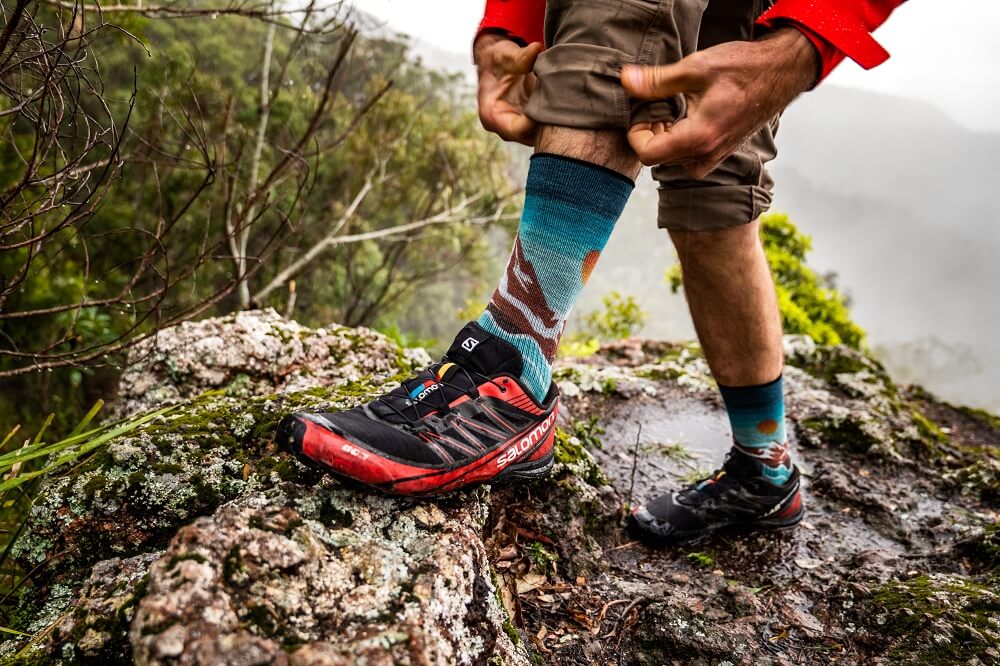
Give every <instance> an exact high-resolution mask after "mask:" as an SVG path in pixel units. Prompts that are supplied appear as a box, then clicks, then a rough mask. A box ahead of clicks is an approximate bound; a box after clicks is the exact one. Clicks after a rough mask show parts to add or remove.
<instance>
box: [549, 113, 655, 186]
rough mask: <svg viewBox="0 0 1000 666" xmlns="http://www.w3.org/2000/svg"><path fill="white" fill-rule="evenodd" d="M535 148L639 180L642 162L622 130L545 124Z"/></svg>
mask: <svg viewBox="0 0 1000 666" xmlns="http://www.w3.org/2000/svg"><path fill="white" fill-rule="evenodd" d="M535 150H536V151H537V152H540V153H553V154H555V155H562V156H563V157H572V158H574V159H578V160H583V161H584V162H590V163H591V164H596V165H598V166H602V167H605V168H607V169H612V170H614V171H617V172H618V173H620V174H623V175H625V176H628V177H629V178H631V179H632V180H635V178H636V176H638V175H639V171H640V170H641V169H642V164H641V163H640V162H639V158H638V157H637V156H636V154H635V152H634V151H633V150H632V147H631V146H629V144H628V141H627V140H626V138H625V133H624V132H623V131H621V130H599V129H576V128H573V127H559V126H555V125H543V126H542V128H541V130H540V131H539V133H538V139H537V140H536V142H535Z"/></svg>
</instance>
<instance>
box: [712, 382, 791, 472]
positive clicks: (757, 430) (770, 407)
mask: <svg viewBox="0 0 1000 666" xmlns="http://www.w3.org/2000/svg"><path fill="white" fill-rule="evenodd" d="M719 389H720V390H721V392H722V399H723V401H724V402H725V403H726V411H728V412H729V423H730V425H731V426H732V428H733V440H734V444H733V448H734V449H736V450H737V451H742V452H743V453H746V454H747V455H750V456H752V457H753V458H754V459H755V460H757V461H759V462H760V463H761V464H763V468H762V473H763V476H764V478H766V479H767V480H768V481H770V482H771V483H773V484H774V485H776V486H781V485H784V484H785V482H786V481H788V477H789V476H791V474H792V459H791V455H790V454H789V450H788V440H787V438H786V435H785V399H784V394H783V392H782V386H781V377H780V376H779V377H778V378H777V379H775V380H774V381H773V382H771V383H769V384H762V385H760V386H741V387H729V386H719Z"/></svg>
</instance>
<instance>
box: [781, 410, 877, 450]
mask: <svg viewBox="0 0 1000 666" xmlns="http://www.w3.org/2000/svg"><path fill="white" fill-rule="evenodd" d="M798 425H799V428H800V430H804V431H805V432H802V433H801V434H802V435H804V436H805V438H806V439H808V440H811V441H813V442H816V443H823V444H827V445H829V446H833V447H836V448H840V449H844V450H845V451H853V452H855V453H867V452H868V451H869V450H871V448H872V447H873V446H877V445H879V444H881V442H880V440H879V439H878V438H876V437H874V436H872V434H871V433H870V432H867V431H866V429H865V428H864V425H863V423H862V422H861V421H859V420H858V419H855V418H843V419H837V418H831V417H828V416H821V417H814V418H807V419H803V420H802V421H800V422H799V424H798Z"/></svg>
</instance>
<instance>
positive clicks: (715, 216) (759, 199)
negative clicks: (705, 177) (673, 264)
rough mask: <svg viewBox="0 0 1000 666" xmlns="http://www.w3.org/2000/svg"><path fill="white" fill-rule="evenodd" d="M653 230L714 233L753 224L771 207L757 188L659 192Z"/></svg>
mask: <svg viewBox="0 0 1000 666" xmlns="http://www.w3.org/2000/svg"><path fill="white" fill-rule="evenodd" d="M659 194H660V206H659V213H658V215H657V221H656V226H658V227H659V228H660V229H668V230H670V231H718V230H722V229H729V228H731V227H738V226H741V225H744V224H749V223H750V222H753V221H754V220H756V219H757V218H758V217H760V216H761V215H763V214H764V213H766V212H767V211H768V209H770V207H771V199H772V195H771V191H770V190H769V189H768V188H766V187H761V186H759V185H712V186H709V187H686V188H681V189H669V188H660V190H659Z"/></svg>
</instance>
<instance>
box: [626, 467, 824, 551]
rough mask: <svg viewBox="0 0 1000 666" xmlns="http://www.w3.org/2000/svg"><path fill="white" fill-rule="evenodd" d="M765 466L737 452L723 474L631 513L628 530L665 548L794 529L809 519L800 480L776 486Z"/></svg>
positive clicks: (795, 474) (795, 477)
mask: <svg viewBox="0 0 1000 666" xmlns="http://www.w3.org/2000/svg"><path fill="white" fill-rule="evenodd" d="M760 466H761V463H759V462H758V461H756V460H754V459H753V458H751V457H750V456H748V455H746V454H744V453H740V452H739V451H736V450H733V451H731V452H730V453H729V455H728V457H727V458H726V463H725V465H723V467H722V469H719V470H717V471H716V472H714V473H713V474H712V475H711V476H709V477H708V478H706V479H702V480H701V481H698V482H696V483H693V484H691V485H690V486H687V487H686V488H684V489H683V490H680V491H678V492H675V493H669V494H666V495H661V496H660V497H657V498H656V499H654V500H652V501H651V502H649V503H647V504H645V505H642V506H639V507H637V508H636V509H634V510H633V512H632V515H631V516H630V521H629V522H630V527H631V528H632V530H633V531H634V532H636V533H637V535H638V536H639V537H640V538H643V539H646V540H649V541H653V542H656V543H663V544H693V543H697V542H699V541H701V540H702V539H704V538H706V537H708V536H711V535H712V534H715V533H717V532H726V531H730V532H752V531H757V530H781V529H789V528H792V527H794V526H796V525H798V524H799V522H801V520H802V517H803V515H804V514H805V510H804V507H803V505H802V495H801V491H800V487H799V486H800V483H799V482H800V475H799V470H798V468H794V470H793V471H792V475H791V476H790V477H789V479H788V481H787V482H786V483H785V484H784V485H782V486H775V485H774V484H772V483H771V482H770V481H767V480H766V479H764V478H763V476H762V475H761V472H760Z"/></svg>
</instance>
